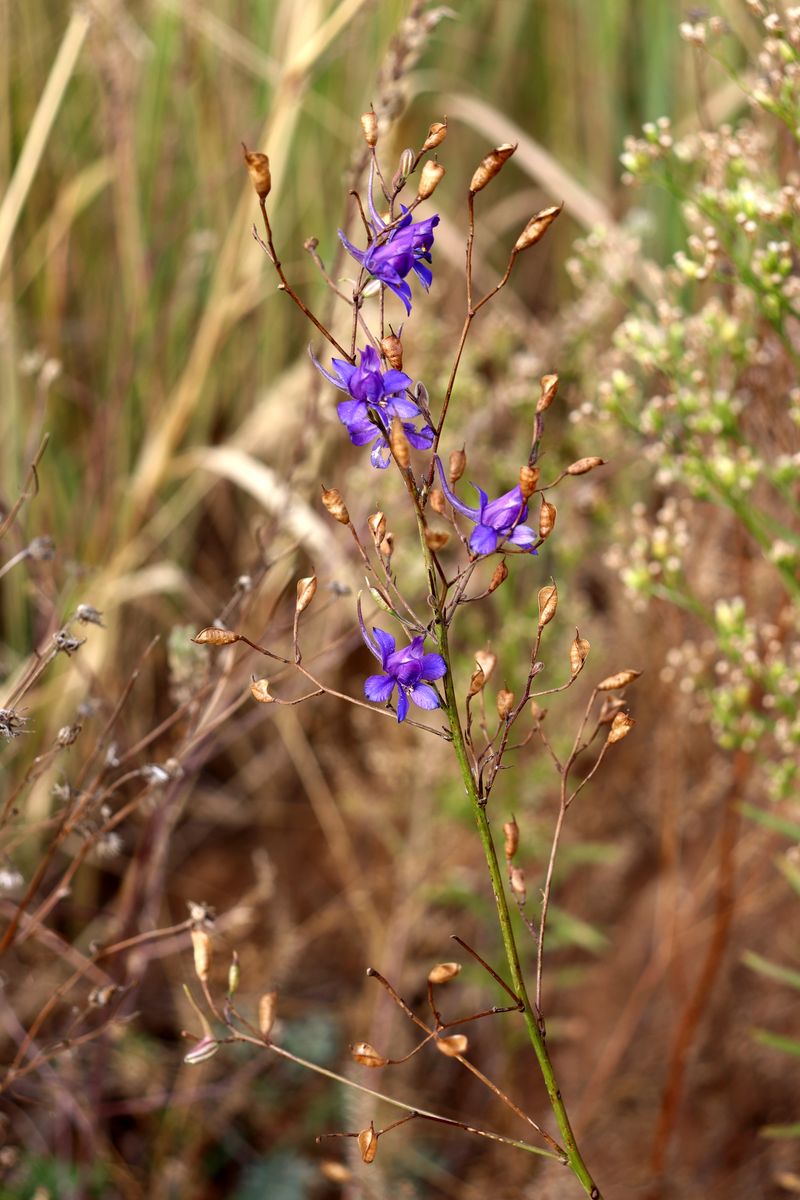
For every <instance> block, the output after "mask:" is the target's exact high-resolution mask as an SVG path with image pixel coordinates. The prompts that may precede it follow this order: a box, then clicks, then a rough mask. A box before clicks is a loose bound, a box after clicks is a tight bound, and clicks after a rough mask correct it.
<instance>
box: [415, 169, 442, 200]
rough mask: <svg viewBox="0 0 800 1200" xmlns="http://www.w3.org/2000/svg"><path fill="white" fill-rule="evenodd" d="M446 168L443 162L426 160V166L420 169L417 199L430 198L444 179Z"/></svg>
mask: <svg viewBox="0 0 800 1200" xmlns="http://www.w3.org/2000/svg"><path fill="white" fill-rule="evenodd" d="M444 175H445V170H444V167H443V166H442V164H441V163H438V162H432V161H429V162H426V163H425V166H424V167H423V168H422V170H421V171H420V175H419V187H418V188H417V199H418V200H428V199H430V197H431V196H432V195H433V193H434V192H435V191H436V189H437V187H438V186H439V184H440V183H441V181H442V179H444Z"/></svg>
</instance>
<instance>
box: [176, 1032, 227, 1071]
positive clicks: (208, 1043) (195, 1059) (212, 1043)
mask: <svg viewBox="0 0 800 1200" xmlns="http://www.w3.org/2000/svg"><path fill="white" fill-rule="evenodd" d="M218 1050H219V1042H218V1041H217V1040H216V1038H214V1037H212V1036H211V1034H210V1033H209V1034H206V1036H205V1037H203V1038H201V1039H200V1041H199V1042H195V1044H194V1046H192V1048H191V1050H190V1051H189V1053H188V1054H184V1056H183V1061H184V1062H185V1063H187V1064H188V1065H189V1066H191V1067H193V1066H196V1064H197V1063H201V1062H205V1061H206V1059H207V1058H213V1057H214V1055H215V1054H216V1053H217V1051H218Z"/></svg>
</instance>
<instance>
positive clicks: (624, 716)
mask: <svg viewBox="0 0 800 1200" xmlns="http://www.w3.org/2000/svg"><path fill="white" fill-rule="evenodd" d="M635 724H636V722H635V721H634V719H633V717H631V716H629V715H628V713H624V712H618V713H617V715H616V716H615V717H614V720H613V721H612V722H611V728H610V729H609V731H608V737H607V738H606V741H607V742H609V743H613V742H621V741H622V739H623V738H624V737H627V736H628V734H629V733H630V731H631V730H632V729H633V727H634V725H635Z"/></svg>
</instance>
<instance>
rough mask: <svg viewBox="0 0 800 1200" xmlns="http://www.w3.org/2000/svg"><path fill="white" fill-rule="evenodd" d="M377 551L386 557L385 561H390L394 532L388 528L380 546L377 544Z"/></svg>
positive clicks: (392, 552) (392, 551)
mask: <svg viewBox="0 0 800 1200" xmlns="http://www.w3.org/2000/svg"><path fill="white" fill-rule="evenodd" d="M378 553H379V554H380V555H381V556H382V557H383V558H385V559H386V562H387V563H390V562H391V561H392V555H393V554H394V534H393V533H392V531H391V530H389V532H388V533H387V534H386V537H385V538H384V539H383V541H382V542H381V544H380V546H378Z"/></svg>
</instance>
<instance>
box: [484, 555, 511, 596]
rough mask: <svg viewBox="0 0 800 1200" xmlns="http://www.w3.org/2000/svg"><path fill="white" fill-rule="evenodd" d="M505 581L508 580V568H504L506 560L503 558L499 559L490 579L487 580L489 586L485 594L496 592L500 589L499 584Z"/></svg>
mask: <svg viewBox="0 0 800 1200" xmlns="http://www.w3.org/2000/svg"><path fill="white" fill-rule="evenodd" d="M507 579H508V567H507V566H506V560H505V559H504V558H501V559H500V562H499V563H498V564H497V566H496V567H495V569H494V571H493V572H492V578H491V579H490V580H489V586H488V588H487V589H486V590H487V592H489V594H490V595H491V593H492V592H496V591H497V589H498V588H499V587H500V584H501V583H505V581H506V580H507Z"/></svg>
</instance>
